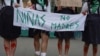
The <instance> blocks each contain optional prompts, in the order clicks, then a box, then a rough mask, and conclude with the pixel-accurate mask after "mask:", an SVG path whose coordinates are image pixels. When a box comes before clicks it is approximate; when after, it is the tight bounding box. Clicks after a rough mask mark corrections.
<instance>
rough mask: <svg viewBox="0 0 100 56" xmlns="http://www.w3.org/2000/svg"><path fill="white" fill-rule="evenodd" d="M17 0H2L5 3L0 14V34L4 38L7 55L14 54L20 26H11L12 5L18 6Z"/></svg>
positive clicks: (11, 55)
mask: <svg viewBox="0 0 100 56" xmlns="http://www.w3.org/2000/svg"><path fill="white" fill-rule="evenodd" d="M18 3H19V0H2V4H3V5H5V6H4V7H3V8H2V10H1V15H0V35H1V36H2V37H3V38H4V48H5V52H6V55H7V56H14V53H15V50H16V45H17V38H18V37H19V35H20V27H17V26H13V14H14V9H13V6H14V7H19V4H18Z"/></svg>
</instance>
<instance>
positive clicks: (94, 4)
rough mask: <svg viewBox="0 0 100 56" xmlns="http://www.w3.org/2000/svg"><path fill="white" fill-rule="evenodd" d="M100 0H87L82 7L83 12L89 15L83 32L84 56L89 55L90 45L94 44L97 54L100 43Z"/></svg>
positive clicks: (94, 52) (94, 53)
mask: <svg viewBox="0 0 100 56" xmlns="http://www.w3.org/2000/svg"><path fill="white" fill-rule="evenodd" d="M99 8H100V1H99V0H87V1H86V2H85V3H84V5H83V8H82V13H83V14H86V12H89V15H88V16H87V20H86V25H85V30H84V32H83V37H82V41H84V42H85V44H84V48H83V50H84V56H87V54H88V49H89V45H90V44H92V46H93V56H97V51H98V44H100V33H99V32H100V26H99V25H100V20H99V19H100V15H99V14H100V11H99Z"/></svg>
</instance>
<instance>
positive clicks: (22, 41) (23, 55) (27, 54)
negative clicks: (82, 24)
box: [0, 37, 100, 56]
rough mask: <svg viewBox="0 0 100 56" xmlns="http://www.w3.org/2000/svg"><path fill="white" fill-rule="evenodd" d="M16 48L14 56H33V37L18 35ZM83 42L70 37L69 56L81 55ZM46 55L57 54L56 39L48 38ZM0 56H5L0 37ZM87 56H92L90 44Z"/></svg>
mask: <svg viewBox="0 0 100 56" xmlns="http://www.w3.org/2000/svg"><path fill="white" fill-rule="evenodd" d="M17 44H18V45H17V49H16V53H15V56H34V47H33V39H32V38H26V37H20V38H18V43H17ZM83 44H84V43H83V42H82V41H81V40H80V39H76V40H75V39H72V40H71V47H70V51H69V56H83V53H82V52H83V51H82V48H83ZM98 48H99V49H98V55H97V56H100V45H99V47H98ZM47 53H48V54H47V56H57V54H58V51H57V39H50V40H49V45H48V52H47ZM0 56H5V52H4V49H3V39H2V38H0ZM88 56H92V46H90V49H89V54H88Z"/></svg>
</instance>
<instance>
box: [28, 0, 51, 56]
mask: <svg viewBox="0 0 100 56" xmlns="http://www.w3.org/2000/svg"><path fill="white" fill-rule="evenodd" d="M31 2H32V9H35V10H38V11H47V6H48V0H31ZM29 35H30V36H31V37H34V47H35V55H36V56H39V55H40V56H46V52H47V45H48V38H49V32H48V31H45V30H40V29H29ZM40 37H41V40H42V43H40ZM40 45H41V46H40ZM40 50H41V51H40Z"/></svg>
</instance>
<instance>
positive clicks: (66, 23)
mask: <svg viewBox="0 0 100 56" xmlns="http://www.w3.org/2000/svg"><path fill="white" fill-rule="evenodd" d="M85 19H86V16H84V15H83V14H74V15H70V14H57V13H48V12H40V11H36V10H31V9H28V8H15V9H14V25H15V26H20V27H29V28H37V29H42V30H46V31H84V24H85Z"/></svg>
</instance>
